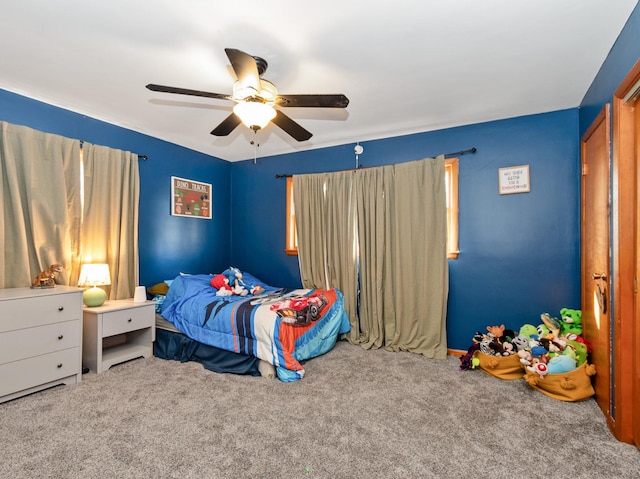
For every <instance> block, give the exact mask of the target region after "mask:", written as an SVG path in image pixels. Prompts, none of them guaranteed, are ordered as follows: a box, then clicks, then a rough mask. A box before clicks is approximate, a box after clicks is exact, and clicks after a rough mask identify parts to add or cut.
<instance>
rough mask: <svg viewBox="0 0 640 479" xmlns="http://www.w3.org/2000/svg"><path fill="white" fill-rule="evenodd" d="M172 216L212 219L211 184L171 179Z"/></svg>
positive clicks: (175, 177)
mask: <svg viewBox="0 0 640 479" xmlns="http://www.w3.org/2000/svg"><path fill="white" fill-rule="evenodd" d="M171 214H172V215H173V216H188V217H190V218H200V219H205V220H210V219H211V184H210V183H202V182H200V181H194V180H187V179H186V178H178V177H177V176H172V177H171Z"/></svg>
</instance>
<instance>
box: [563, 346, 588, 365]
mask: <svg viewBox="0 0 640 479" xmlns="http://www.w3.org/2000/svg"><path fill="white" fill-rule="evenodd" d="M563 354H564V355H565V356H573V357H575V360H576V367H579V366H581V365H582V364H583V363H586V362H587V354H588V350H587V345H586V344H584V343H581V342H579V341H572V340H571V341H567V347H566V348H565V350H564V352H563Z"/></svg>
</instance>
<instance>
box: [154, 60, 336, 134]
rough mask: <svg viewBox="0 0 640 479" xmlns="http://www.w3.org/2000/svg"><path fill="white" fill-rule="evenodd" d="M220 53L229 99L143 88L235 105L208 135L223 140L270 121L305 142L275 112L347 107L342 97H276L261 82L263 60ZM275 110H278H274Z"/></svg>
mask: <svg viewBox="0 0 640 479" xmlns="http://www.w3.org/2000/svg"><path fill="white" fill-rule="evenodd" d="M224 51H225V53H226V54H227V57H228V58H229V61H230V62H231V67H232V68H233V71H234V72H235V74H236V77H237V81H236V82H235V83H234V84H233V93H232V94H231V95H225V94H222V93H210V92H206V91H199V90H189V89H186V88H176V87H171V86H164V85H156V84H153V83H150V84H149V85H147V88H148V89H149V90H152V91H158V92H164V93H177V94H180V95H192V96H200V97H206V98H216V99H220V100H231V101H234V102H236V104H235V106H234V107H233V112H232V113H231V114H230V115H229V116H228V117H227V118H225V119H224V120H222V122H221V123H220V124H219V125H218V126H216V127H215V128H214V129H213V130H212V131H211V134H212V135H215V136H227V135H228V134H229V133H231V132H232V131H233V130H234V129H235V128H236V127H237V126H238V125H240V123H244V124H245V125H246V126H247V127H248V128H251V129H252V130H254V131H258V130H260V129H261V128H264V127H265V126H267V125H268V124H269V122H270V121H271V122H273V123H275V124H276V125H277V126H279V127H280V128H282V129H283V130H284V131H285V132H286V133H288V134H289V135H291V136H292V137H293V138H294V139H296V140H297V141H305V140H308V139H309V138H311V136H312V134H311V133H310V132H309V131H307V130H306V129H304V128H303V127H302V126H301V125H300V124H298V123H297V122H295V121H294V120H293V119H291V118H290V117H289V116H287V115H285V114H284V113H283V112H282V110H280V109H279V108H282V107H287V108H291V107H307V108H309V107H311V108H346V107H347V105H348V104H349V99H348V98H347V97H346V96H345V95H343V94H334V95H313V94H311V95H280V94H278V90H277V88H276V86H275V85H274V84H273V83H271V82H269V81H267V80H265V79H264V78H262V74H263V73H264V72H265V71H266V70H267V66H268V64H267V62H266V60H264V59H262V58H260V57H254V56H251V55H249V54H247V53H245V52H243V51H240V50H236V49H234V48H225V50H224ZM275 107H279V108H278V109H276V108H275Z"/></svg>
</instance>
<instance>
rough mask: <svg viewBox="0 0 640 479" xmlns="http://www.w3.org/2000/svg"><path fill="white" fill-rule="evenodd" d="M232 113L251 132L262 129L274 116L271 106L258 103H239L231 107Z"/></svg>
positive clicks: (274, 111) (274, 112)
mask: <svg viewBox="0 0 640 479" xmlns="http://www.w3.org/2000/svg"><path fill="white" fill-rule="evenodd" d="M233 112H234V113H235V114H236V115H238V117H240V120H242V123H244V124H245V126H247V127H248V128H251V129H252V130H259V129H261V128H264V127H265V126H267V125H268V124H269V122H270V121H271V120H272V119H273V117H275V116H276V110H275V109H274V108H273V106H271V105H269V104H268V103H261V102H258V101H241V102H240V103H237V104H236V106H234V107H233Z"/></svg>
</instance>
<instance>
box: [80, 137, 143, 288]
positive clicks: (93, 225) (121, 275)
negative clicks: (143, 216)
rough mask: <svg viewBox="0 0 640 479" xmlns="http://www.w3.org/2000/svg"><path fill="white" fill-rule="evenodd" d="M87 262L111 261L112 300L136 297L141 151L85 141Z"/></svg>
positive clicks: (84, 238)
mask: <svg viewBox="0 0 640 479" xmlns="http://www.w3.org/2000/svg"><path fill="white" fill-rule="evenodd" d="M83 167H84V208H83V224H82V238H81V242H82V261H83V262H87V263H107V264H108V265H109V271H110V273H111V287H110V292H109V299H123V298H131V297H133V293H134V290H135V287H136V285H137V284H138V203H139V196H140V177H139V172H138V156H137V155H135V154H133V153H130V152H128V151H121V150H116V149H113V148H107V147H104V146H97V145H92V144H90V143H86V142H85V143H84V146H83Z"/></svg>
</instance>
